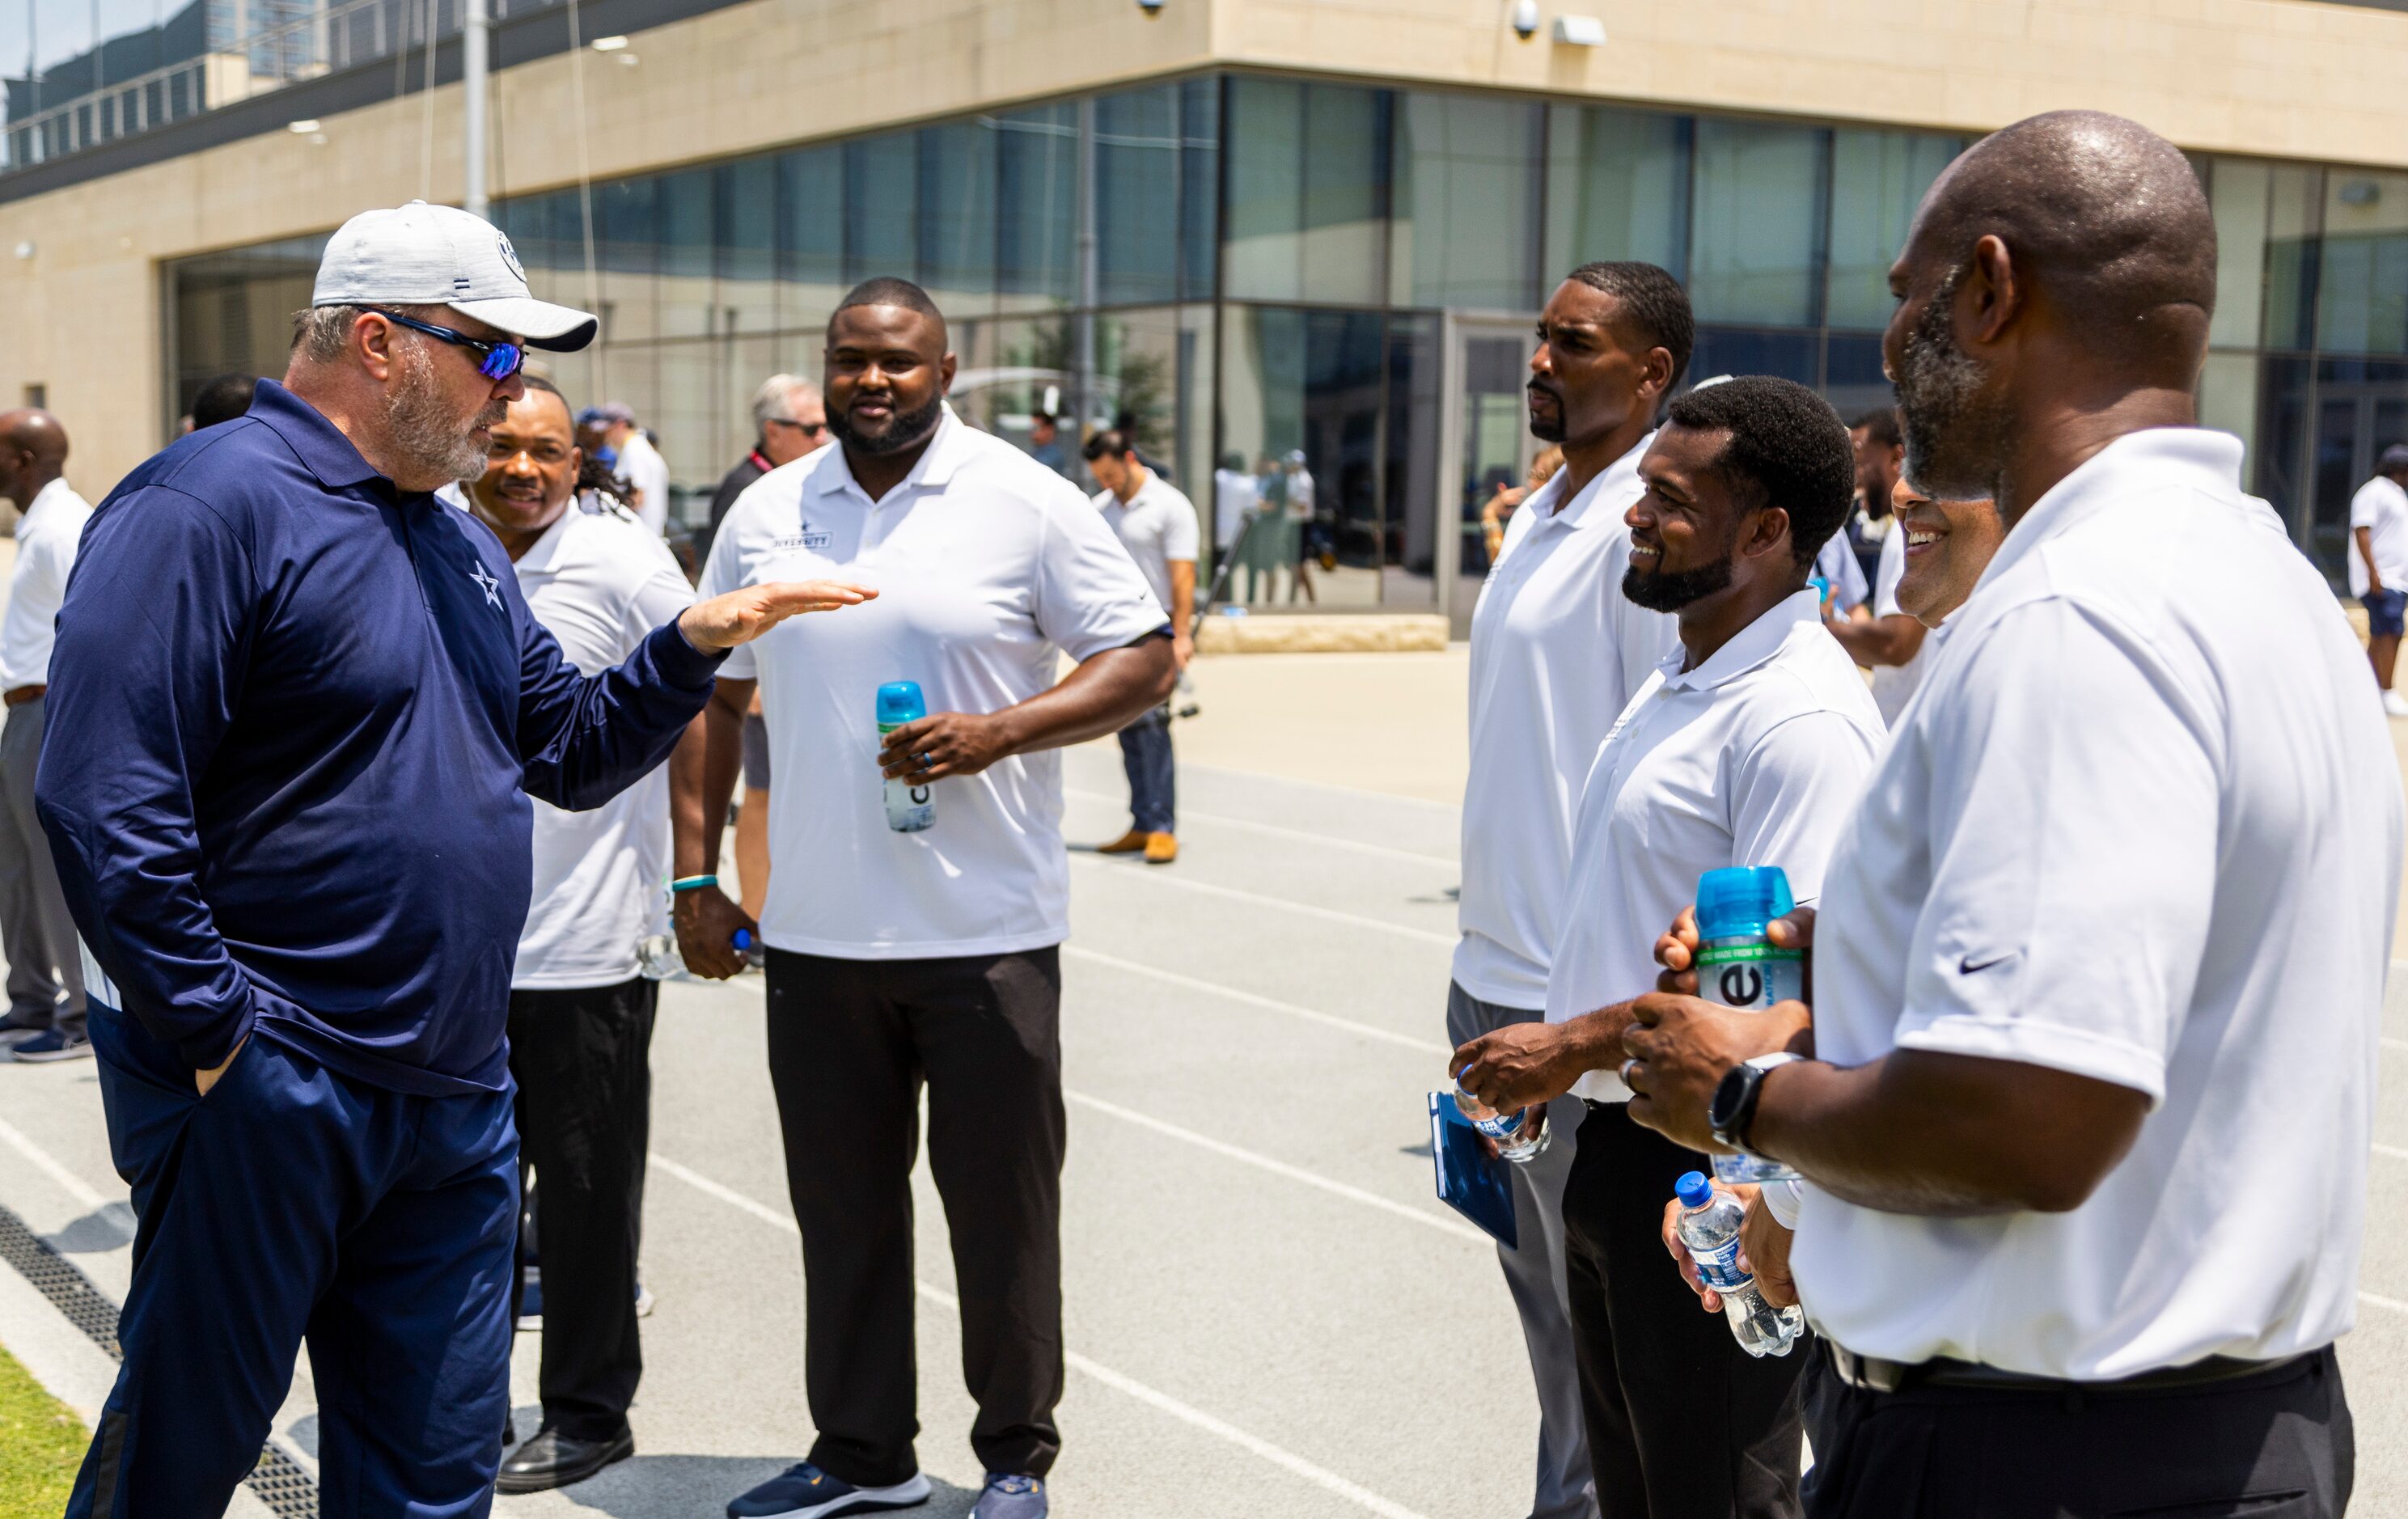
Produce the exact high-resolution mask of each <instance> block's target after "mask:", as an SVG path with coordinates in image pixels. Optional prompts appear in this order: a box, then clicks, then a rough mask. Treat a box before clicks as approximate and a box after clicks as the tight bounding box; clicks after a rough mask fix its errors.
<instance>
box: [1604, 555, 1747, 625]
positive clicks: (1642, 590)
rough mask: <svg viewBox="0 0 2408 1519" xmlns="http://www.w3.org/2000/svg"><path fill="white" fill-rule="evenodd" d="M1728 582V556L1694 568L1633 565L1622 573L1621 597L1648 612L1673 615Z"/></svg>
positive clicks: (1724, 588) (1729, 572)
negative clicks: (1652, 567)
mask: <svg viewBox="0 0 2408 1519" xmlns="http://www.w3.org/2000/svg"><path fill="white" fill-rule="evenodd" d="M1730 582H1731V562H1730V556H1729V555H1728V554H1725V555H1724V556H1723V557H1722V558H1720V559H1717V560H1715V561H1714V562H1713V564H1711V565H1699V566H1698V567H1697V568H1695V569H1682V570H1661V569H1650V570H1641V568H1639V567H1638V566H1635V565H1634V566H1631V567H1630V568H1629V569H1627V570H1625V571H1623V575H1622V594H1623V595H1626V596H1628V597H1629V598H1630V599H1631V600H1632V601H1633V602H1635V603H1637V604H1638V605H1640V606H1641V607H1644V608H1646V609H1648V610H1649V611H1651V612H1676V611H1679V610H1680V609H1682V608H1684V607H1685V606H1687V605H1688V604H1689V603H1691V602H1693V601H1697V600H1699V599H1700V598H1702V597H1705V596H1710V595H1713V594H1714V593H1715V592H1717V591H1723V590H1727V589H1729V587H1730Z"/></svg>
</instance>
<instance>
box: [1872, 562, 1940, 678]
mask: <svg viewBox="0 0 2408 1519" xmlns="http://www.w3.org/2000/svg"><path fill="white" fill-rule="evenodd" d="M1905 578H1906V529H1904V528H1903V527H1900V528H1898V529H1895V530H1894V531H1892V532H1891V533H1890V534H1889V535H1888V536H1887V537H1885V538H1883V539H1882V546H1881V561H1880V563H1878V564H1876V565H1875V566H1873V616H1874V617H1875V618H1877V619H1878V618H1883V617H1903V616H1905V615H1906V613H1905V612H1904V611H1903V610H1901V609H1899V604H1898V582H1899V581H1900V580H1904V579H1905ZM1930 642H1931V635H1930V633H1929V632H1928V631H1927V632H1926V633H1925V634H1924V637H1923V642H1921V643H1918V644H1916V645H1915V646H1914V658H1913V659H1910V660H1908V661H1907V662H1906V663H1905V664H1903V665H1876V666H1873V680H1872V690H1873V705H1874V706H1876V707H1878V708H1880V709H1881V715H1882V721H1883V722H1884V723H1889V724H1895V723H1896V722H1897V721H1898V714H1899V713H1900V712H1902V711H1904V710H1906V698H1907V697H1909V696H1912V695H1914V687H1915V684H1916V682H1917V681H1921V680H1922V679H1923V657H1924V652H1925V651H1926V649H1927V648H1928V646H1929V645H1930Z"/></svg>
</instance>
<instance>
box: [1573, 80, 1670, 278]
mask: <svg viewBox="0 0 2408 1519" xmlns="http://www.w3.org/2000/svg"><path fill="white" fill-rule="evenodd" d="M1548 111H1549V118H1548V128H1547V251H1546V259H1545V267H1544V268H1543V269H1542V270H1541V280H1540V282H1541V285H1542V286H1544V287H1546V288H1550V289H1551V288H1553V286H1554V284H1555V282H1556V281H1559V280H1561V279H1563V277H1564V276H1566V275H1568V274H1570V272H1571V271H1572V270H1573V269H1575V268H1577V267H1579V266H1580V265H1584V264H1590V263H1596V262H1598V261H1601V260H1633V261H1636V262H1638V263H1641V264H1653V265H1656V266H1657V267H1658V268H1663V269H1669V270H1670V271H1671V272H1672V274H1673V275H1674V276H1675V277H1676V278H1678V277H1679V276H1681V274H1682V273H1683V271H1684V269H1685V268H1686V267H1687V265H1688V246H1689V139H1690V122H1689V118H1687V117H1685V116H1665V115H1658V114H1656V113H1653V112H1644V111H1625V110H1609V109H1606V108H1604V107H1597V106H1552V107H1548Z"/></svg>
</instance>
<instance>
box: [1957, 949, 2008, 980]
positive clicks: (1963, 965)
mask: <svg viewBox="0 0 2408 1519" xmlns="http://www.w3.org/2000/svg"><path fill="white" fill-rule="evenodd" d="M2012 959H2014V954H2012V953H2008V954H1997V955H1992V956H1991V957H1990V958H1989V959H1987V960H1985V961H1983V962H1982V963H1981V964H1980V965H1978V966H1977V965H1975V964H1974V963H1973V957H1972V956H1971V955H1970V954H1969V955H1967V956H1965V957H1964V958H1963V959H1961V960H1959V961H1957V974H1958V975H1960V976H1972V975H1978V974H1979V973H1981V972H1982V971H1985V970H1987V969H1989V968H1990V967H1992V966H1997V965H2004V964H2006V963H2007V962H2008V961H2009V960H2012Z"/></svg>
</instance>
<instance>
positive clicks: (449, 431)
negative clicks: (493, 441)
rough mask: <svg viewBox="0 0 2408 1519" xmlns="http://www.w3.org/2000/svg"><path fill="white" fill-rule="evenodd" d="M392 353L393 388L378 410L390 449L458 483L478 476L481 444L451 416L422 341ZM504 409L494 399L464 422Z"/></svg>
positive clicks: (496, 416)
mask: <svg viewBox="0 0 2408 1519" xmlns="http://www.w3.org/2000/svg"><path fill="white" fill-rule="evenodd" d="M394 358H395V360H396V368H397V370H398V372H397V373H396V374H395V375H394V382H393V388H392V389H391V390H390V391H387V392H386V393H385V412H384V421H385V428H386V436H387V437H388V438H389V439H390V440H391V446H392V448H393V451H394V452H395V453H396V454H399V455H400V456H401V457H402V458H404V459H406V460H408V461H409V463H411V464H413V465H416V466H420V467H421V468H423V469H424V470H425V472H426V473H428V474H430V475H433V474H441V475H442V476H444V477H445V478H446V479H449V480H458V481H459V482H460V483H462V484H464V485H465V484H466V483H467V482H468V481H470V480H478V479H480V478H482V477H483V475H484V473H485V450H484V447H483V446H482V445H481V444H480V443H479V442H478V441H477V439H476V438H475V437H473V436H471V435H470V434H469V432H468V431H467V428H466V427H463V426H462V425H461V424H460V423H457V422H455V421H453V420H452V416H451V414H450V412H449V409H448V408H446V407H445V405H444V402H443V393H442V391H441V390H440V389H439V388H437V385H436V383H435V372H434V369H433V367H432V366H431V365H429V364H428V363H427V356H426V351H425V349H424V347H423V345H422V344H421V343H416V342H412V343H404V344H402V345H400V346H399V347H398V348H396V349H395V350H394ZM508 411H509V408H508V407H507V406H504V405H503V404H502V403H500V402H496V403H495V404H494V406H492V407H489V408H485V409H484V410H482V411H480V412H479V413H478V414H477V415H476V416H475V417H473V418H471V419H470V420H469V422H468V423H467V426H468V427H474V426H475V425H477V424H478V423H495V422H499V421H501V420H502V418H503V417H504V416H505V415H507V414H508Z"/></svg>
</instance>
